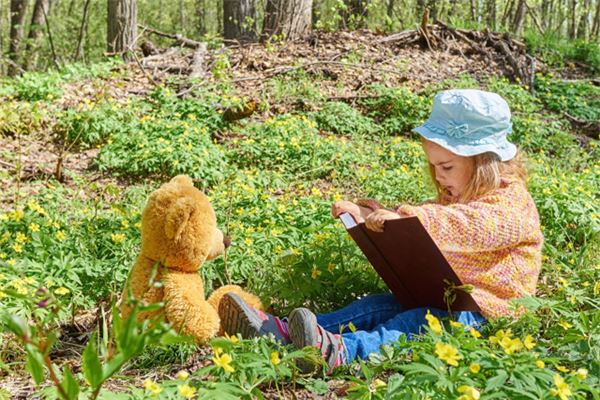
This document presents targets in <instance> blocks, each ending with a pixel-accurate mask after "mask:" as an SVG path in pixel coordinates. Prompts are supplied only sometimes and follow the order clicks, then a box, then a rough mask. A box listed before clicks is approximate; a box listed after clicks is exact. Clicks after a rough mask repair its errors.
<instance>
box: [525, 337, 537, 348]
mask: <svg viewBox="0 0 600 400" xmlns="http://www.w3.org/2000/svg"><path fill="white" fill-rule="evenodd" d="M523 346H525V348H526V349H527V350H531V349H533V348H534V347H535V341H534V340H533V337H532V336H531V335H527V336H525V339H523Z"/></svg>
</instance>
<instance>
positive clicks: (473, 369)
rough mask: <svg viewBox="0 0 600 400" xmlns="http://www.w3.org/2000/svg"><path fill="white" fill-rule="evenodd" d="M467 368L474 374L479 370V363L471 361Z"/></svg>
mask: <svg viewBox="0 0 600 400" xmlns="http://www.w3.org/2000/svg"><path fill="white" fill-rule="evenodd" d="M469 370H471V372H472V373H474V374H476V373H478V372H479V371H481V365H479V364H477V363H473V364H471V365H469Z"/></svg>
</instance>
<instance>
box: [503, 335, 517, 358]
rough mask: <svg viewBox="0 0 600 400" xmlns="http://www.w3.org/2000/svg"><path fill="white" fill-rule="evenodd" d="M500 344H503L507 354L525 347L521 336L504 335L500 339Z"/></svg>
mask: <svg viewBox="0 0 600 400" xmlns="http://www.w3.org/2000/svg"><path fill="white" fill-rule="evenodd" d="M500 346H502V348H503V349H504V352H505V353H506V354H512V353H514V352H517V351H519V350H521V349H523V343H522V342H521V339H519V338H514V339H510V338H508V337H504V338H502V340H501V341H500Z"/></svg>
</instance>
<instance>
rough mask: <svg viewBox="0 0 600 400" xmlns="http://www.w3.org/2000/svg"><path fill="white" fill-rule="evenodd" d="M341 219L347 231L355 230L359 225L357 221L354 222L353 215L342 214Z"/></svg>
mask: <svg viewBox="0 0 600 400" xmlns="http://www.w3.org/2000/svg"><path fill="white" fill-rule="evenodd" d="M339 218H340V220H341V221H342V223H343V224H344V226H345V227H346V229H350V228H353V227H355V226H356V225H357V224H356V221H355V220H354V218H353V217H352V215H350V214H349V213H342V214H340V216H339Z"/></svg>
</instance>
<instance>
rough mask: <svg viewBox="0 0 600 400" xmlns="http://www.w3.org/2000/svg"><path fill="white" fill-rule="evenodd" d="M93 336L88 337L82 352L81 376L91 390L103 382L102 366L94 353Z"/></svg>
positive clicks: (95, 352)
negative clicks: (82, 375)
mask: <svg viewBox="0 0 600 400" xmlns="http://www.w3.org/2000/svg"><path fill="white" fill-rule="evenodd" d="M95 340H96V338H95V335H94V336H92V337H90V340H89V341H88V344H87V346H85V350H84V351H83V365H82V367H83V374H84V376H85V379H86V380H87V382H88V383H89V384H90V386H91V387H92V388H93V389H96V388H97V387H98V386H100V385H101V384H102V382H103V381H104V380H103V379H102V378H103V374H102V364H101V363H100V359H99V358H98V353H97V351H96V344H95Z"/></svg>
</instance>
